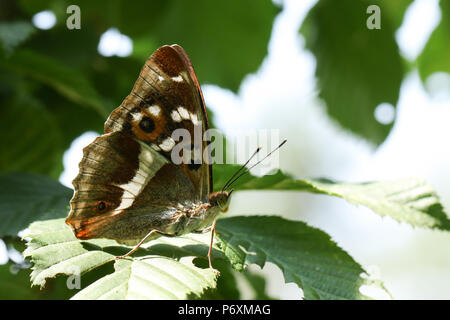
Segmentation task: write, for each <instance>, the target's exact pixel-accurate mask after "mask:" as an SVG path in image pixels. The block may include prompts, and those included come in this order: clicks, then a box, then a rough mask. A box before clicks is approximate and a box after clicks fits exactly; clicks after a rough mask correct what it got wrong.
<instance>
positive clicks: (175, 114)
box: [170, 110, 181, 122]
mask: <svg viewBox="0 0 450 320" xmlns="http://www.w3.org/2000/svg"><path fill="white" fill-rule="evenodd" d="M170 116H171V117H172V120H173V121H175V122H180V121H181V116H180V114H179V113H178V111H177V110H173V111H172V112H171V113H170Z"/></svg>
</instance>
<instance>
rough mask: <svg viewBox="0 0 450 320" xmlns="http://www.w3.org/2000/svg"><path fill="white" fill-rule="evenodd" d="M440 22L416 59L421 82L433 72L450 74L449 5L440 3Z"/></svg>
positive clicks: (443, 2) (444, 2)
mask: <svg viewBox="0 0 450 320" xmlns="http://www.w3.org/2000/svg"><path fill="white" fill-rule="evenodd" d="M440 7H441V13H442V17H441V22H440V23H439V25H438V26H437V27H436V29H435V30H434V31H433V33H432V34H431V36H430V39H429V40H428V42H427V44H426V46H425V48H424V49H423V51H422V53H421V54H420V56H419V58H418V59H417V63H418V67H419V73H420V76H421V78H422V80H423V81H425V80H426V79H427V77H428V76H429V75H430V74H432V73H434V72H439V71H441V72H448V73H450V59H449V57H448V54H449V52H450V41H449V38H450V3H449V1H440Z"/></svg>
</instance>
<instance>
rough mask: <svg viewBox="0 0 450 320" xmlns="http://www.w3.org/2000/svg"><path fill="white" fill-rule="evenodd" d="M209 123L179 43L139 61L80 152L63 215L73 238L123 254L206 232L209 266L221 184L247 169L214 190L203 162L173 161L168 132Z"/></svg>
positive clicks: (223, 197) (226, 198) (225, 202)
mask: <svg viewBox="0 0 450 320" xmlns="http://www.w3.org/2000/svg"><path fill="white" fill-rule="evenodd" d="M208 128H209V126H208V118H207V114H206V108H205V102H204V99H203V95H202V91H201V88H200V85H199V83H198V80H197V77H196V75H195V72H194V69H193V67H192V64H191V62H190V60H189V58H188V56H187V54H186V53H185V51H184V50H183V48H182V47H181V46H179V45H170V46H169V45H165V46H162V47H160V48H159V49H157V50H156V51H155V52H154V53H153V54H152V55H151V56H150V58H148V60H147V61H146V63H145V64H144V66H143V68H142V70H141V72H140V74H139V77H138V79H137V80H136V82H135V84H134V87H133V89H132V91H131V93H130V94H129V95H128V96H127V97H126V98H125V99H124V101H123V102H122V103H121V105H120V106H119V107H118V108H116V109H115V110H113V111H112V113H111V114H110V115H109V117H108V119H107V120H106V122H105V125H104V131H105V133H104V134H103V135H101V136H99V137H97V138H96V139H95V140H94V141H93V142H92V143H91V144H89V145H88V146H87V147H85V148H84V149H83V158H82V160H81V162H80V163H79V173H78V175H77V177H76V178H75V179H74V180H73V186H74V195H73V197H72V199H71V201H70V206H71V210H70V213H69V215H68V217H67V219H66V223H67V224H68V225H69V226H70V227H71V229H72V230H73V232H74V234H75V236H76V237H77V238H78V239H93V238H109V239H114V240H116V241H117V242H119V243H122V244H125V245H132V246H134V248H133V249H131V250H130V251H129V252H128V253H127V254H125V255H123V256H118V257H116V258H125V257H127V256H129V255H131V254H132V253H133V252H135V251H136V250H137V249H138V248H139V246H140V245H141V244H143V243H144V242H146V241H148V240H151V239H154V238H156V237H159V236H171V237H173V236H180V235H183V234H187V233H191V232H206V231H211V241H210V246H209V251H208V261H209V266H210V268H212V263H211V251H212V246H213V239H214V233H215V226H216V219H217V217H218V215H219V214H220V213H222V212H226V211H227V210H228V207H229V203H230V199H231V194H232V192H233V190H231V191H227V190H226V189H227V188H228V187H229V186H230V185H231V184H232V183H233V182H234V181H235V180H236V179H237V178H239V176H240V175H241V174H243V173H245V172H248V171H246V170H241V169H242V167H241V169H240V170H238V171H237V172H236V173H235V174H234V175H233V176H232V177H231V178H230V180H229V181H228V182H227V183H226V185H225V186H224V188H223V189H222V190H221V191H218V192H213V176H212V165H211V163H210V162H209V161H197V160H199V159H196V158H195V157H194V156H192V157H188V158H189V159H190V160H189V161H184V162H181V163H177V164H176V163H174V161H173V157H172V154H171V153H172V151H173V150H174V148H175V145H176V141H175V139H174V138H173V137H172V136H173V135H172V134H173V132H174V131H175V130H177V129H183V130H187V131H186V132H188V133H189V134H190V135H191V136H194V134H195V131H196V130H200V131H201V133H202V136H203V133H205V132H207V130H208ZM196 147H200V148H202V149H203V150H204V149H207V148H208V144H207V139H206V140H203V141H202V142H201V145H200V146H198V145H194V144H192V145H191V146H190V149H189V148H187V149H183V152H184V151H186V152H187V153H189V152H191V155H192V154H193V153H194V149H195V148H196ZM258 151H259V148H258V150H257V151H256V152H255V153H254V155H255V154H256V153H257V152H258ZM252 157H253V156H252ZM200 160H201V159H200ZM249 161H250V159H249ZM247 163H248V161H247ZM247 163H246V164H247ZM244 167H245V165H244Z"/></svg>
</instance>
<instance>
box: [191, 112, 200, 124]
mask: <svg viewBox="0 0 450 320" xmlns="http://www.w3.org/2000/svg"><path fill="white" fill-rule="evenodd" d="M191 121H192V123H193V124H194V126H196V125H198V124H199V123H200V122H199V121H198V117H197V115H196V114H193V113H191Z"/></svg>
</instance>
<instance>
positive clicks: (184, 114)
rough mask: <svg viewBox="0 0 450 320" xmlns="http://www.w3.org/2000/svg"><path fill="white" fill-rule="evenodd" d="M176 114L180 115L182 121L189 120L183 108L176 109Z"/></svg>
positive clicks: (187, 113)
mask: <svg viewBox="0 0 450 320" xmlns="http://www.w3.org/2000/svg"><path fill="white" fill-rule="evenodd" d="M178 113H179V114H180V116H181V118H183V119H184V120H189V118H190V117H189V112H188V111H187V110H186V108H185V107H182V106H179V107H178Z"/></svg>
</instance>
